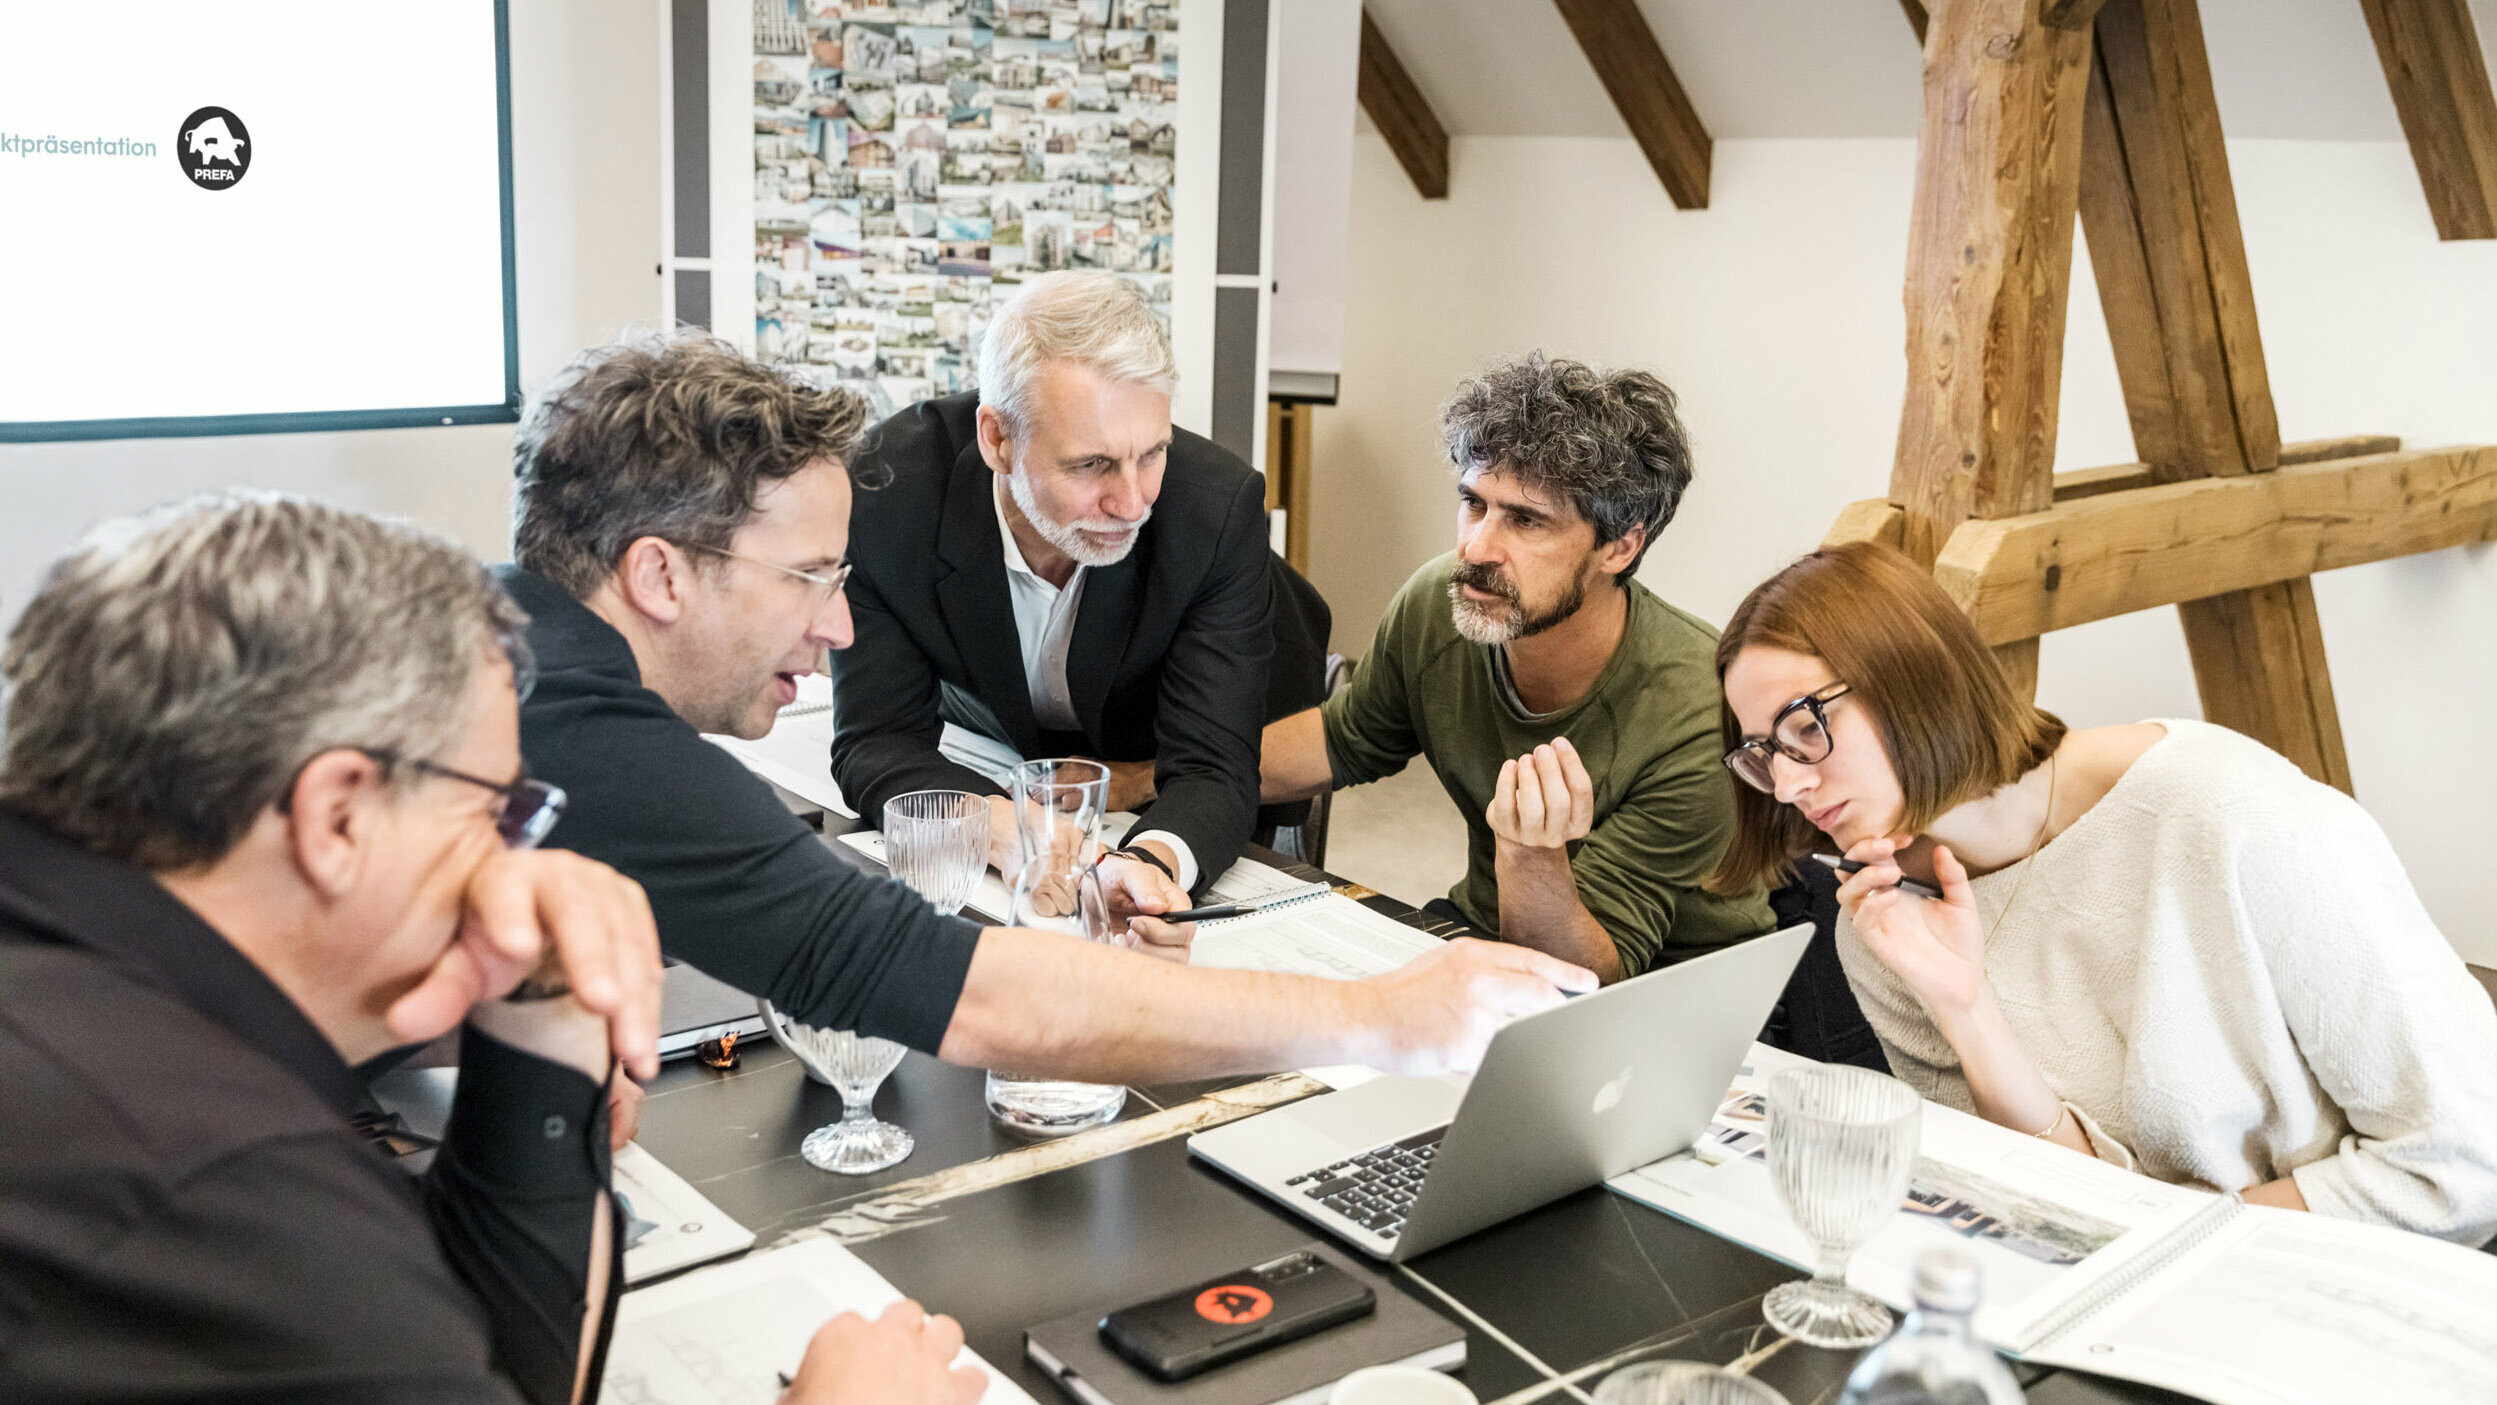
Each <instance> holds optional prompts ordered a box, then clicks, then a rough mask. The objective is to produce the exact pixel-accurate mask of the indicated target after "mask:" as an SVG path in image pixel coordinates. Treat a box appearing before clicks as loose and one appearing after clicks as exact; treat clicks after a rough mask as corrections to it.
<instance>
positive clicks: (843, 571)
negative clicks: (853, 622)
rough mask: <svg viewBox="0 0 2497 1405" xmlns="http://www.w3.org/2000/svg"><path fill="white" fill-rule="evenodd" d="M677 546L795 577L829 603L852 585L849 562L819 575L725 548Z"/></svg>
mask: <svg viewBox="0 0 2497 1405" xmlns="http://www.w3.org/2000/svg"><path fill="white" fill-rule="evenodd" d="M677 545H678V546H679V547H681V548H682V549H683V550H686V551H701V552H707V553H709V554H710V555H713V556H720V557H725V558H727V559H728V560H731V561H743V562H745V563H746V564H747V565H749V566H760V567H762V568H763V569H764V570H766V571H778V572H780V573H781V574H782V575H784V576H794V577H796V578H797V579H799V580H802V581H804V582H806V583H807V584H808V585H811V586H813V587H815V589H816V591H817V592H819V595H820V598H821V599H823V600H827V601H829V600H830V599H832V597H834V596H836V595H839V594H840V593H841V588H842V587H843V586H845V585H848V584H849V583H850V571H851V569H852V567H851V566H850V563H849V562H847V561H842V562H839V563H836V564H835V565H834V566H833V568H832V569H831V570H829V571H825V572H821V573H818V572H814V571H801V570H799V569H797V568H796V567H794V566H776V565H774V564H772V563H771V562H769V561H766V560H764V559H762V558H761V557H759V556H744V555H740V554H739V553H737V552H734V551H730V550H728V549H727V548H725V547H717V546H704V545H702V544H701V543H699V542H679V543H678V544H677Z"/></svg>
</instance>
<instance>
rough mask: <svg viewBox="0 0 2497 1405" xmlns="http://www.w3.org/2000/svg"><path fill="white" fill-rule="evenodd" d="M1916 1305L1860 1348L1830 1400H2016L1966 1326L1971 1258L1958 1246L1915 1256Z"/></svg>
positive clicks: (1876, 1404)
mask: <svg viewBox="0 0 2497 1405" xmlns="http://www.w3.org/2000/svg"><path fill="white" fill-rule="evenodd" d="M1915 1291H1916V1310H1915V1311H1914V1312H1911V1313H1909V1314H1908V1315H1907V1321H1906V1322H1905V1323H1903V1324H1901V1325H1900V1327H1899V1330H1898V1332H1897V1333H1895V1334H1894V1335H1893V1336H1892V1337H1891V1338H1890V1340H1888V1341H1886V1342H1883V1343H1882V1344H1881V1345H1879V1346H1877V1347H1874V1348H1873V1349H1872V1350H1871V1351H1868V1352H1866V1353H1864V1359H1863V1360H1862V1361H1860V1362H1857V1363H1856V1368H1855V1370H1854V1372H1853V1373H1852V1374H1850V1375H1849V1376H1848V1377H1847V1386H1846V1389H1845V1390H1844V1391H1843V1392H1842V1393H1840V1395H1839V1397H1838V1405H2018V1402H2019V1401H2020V1400H2021V1399H2022V1396H2021V1394H2020V1386H2019V1384H2018V1383H2017V1382H2015V1381H2014V1380H2013V1379H2012V1376H2011V1370H2010V1368H2008V1367H2006V1366H2005V1365H2004V1364H2003V1361H2002V1358H2001V1357H1998V1356H1996V1355H1995V1354H1994V1351H1993V1349H1992V1348H1990V1347H1988V1346H1987V1345H1986V1344H1985V1343H1984V1342H1982V1341H1979V1340H1978V1339H1977V1336H1976V1334H1975V1333H1974V1332H1973V1331H1971V1330H1970V1329H1969V1319H1970V1318H1972V1317H1974V1316H1975V1315H1976V1312H1977V1296H1978V1274H1977V1261H1976V1260H1974V1259H1972V1258H1970V1257H1969V1256H1968V1255H1967V1254H1966V1253H1965V1252H1963V1251H1961V1250H1959V1249H1950V1248H1941V1249H1927V1250H1926V1251H1925V1252H1923V1253H1921V1254H1918V1255H1917V1256H1916V1287H1915Z"/></svg>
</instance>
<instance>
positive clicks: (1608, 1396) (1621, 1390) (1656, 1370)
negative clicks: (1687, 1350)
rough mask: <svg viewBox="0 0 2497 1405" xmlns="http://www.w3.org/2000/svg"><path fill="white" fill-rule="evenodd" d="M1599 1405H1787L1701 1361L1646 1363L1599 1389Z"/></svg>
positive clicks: (1617, 1375) (1751, 1383) (1626, 1368)
mask: <svg viewBox="0 0 2497 1405" xmlns="http://www.w3.org/2000/svg"><path fill="white" fill-rule="evenodd" d="M1595 1405H1787V1402H1786V1397H1785V1396H1783V1395H1780V1394H1778V1393H1777V1392H1776V1391H1775V1390H1772V1389H1770V1388H1769V1387H1768V1386H1765V1385H1762V1384H1761V1383H1760V1382H1758V1381H1755V1380H1753V1379H1752V1378H1751V1377H1749V1376H1738V1375H1736V1374H1734V1373H1733V1372H1732V1371H1729V1370H1727V1369H1725V1368H1724V1367H1722V1366H1710V1365H1707V1364H1705V1363H1703V1362H1698V1361H1642V1362H1640V1363H1639V1364H1638V1365H1636V1366H1624V1367H1622V1368H1621V1369H1620V1370H1618V1371H1615V1372H1613V1373H1612V1374H1611V1375H1609V1376H1606V1377H1605V1378H1604V1384H1602V1385H1600V1386H1598V1387H1596V1390H1595Z"/></svg>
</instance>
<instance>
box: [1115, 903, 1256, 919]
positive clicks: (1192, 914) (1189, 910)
mask: <svg viewBox="0 0 2497 1405" xmlns="http://www.w3.org/2000/svg"><path fill="white" fill-rule="evenodd" d="M1257 907H1258V905H1257V904H1256V903H1216V904H1214V905H1213V906H1212V907H1185V908H1181V909H1180V910H1179V911H1177V912H1147V913H1142V914H1140V915H1141V916H1145V917H1150V918H1152V919H1153V920H1154V921H1156V922H1211V921H1213V920H1214V919H1215V918H1217V917H1242V916H1246V915H1247V914H1249V913H1252V912H1255V911H1257Z"/></svg>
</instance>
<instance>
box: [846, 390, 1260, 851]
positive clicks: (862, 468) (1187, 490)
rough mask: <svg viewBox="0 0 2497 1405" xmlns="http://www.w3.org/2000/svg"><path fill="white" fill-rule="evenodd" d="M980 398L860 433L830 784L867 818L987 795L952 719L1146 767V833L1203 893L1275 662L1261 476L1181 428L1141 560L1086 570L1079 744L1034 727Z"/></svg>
mask: <svg viewBox="0 0 2497 1405" xmlns="http://www.w3.org/2000/svg"><path fill="white" fill-rule="evenodd" d="M978 407H979V396H978V395H977V394H976V393H973V394H966V395H955V396H949V397H947V398H945V399H942V400H929V401H926V402H923V403H921V404H918V405H914V406H912V407H911V408H909V409H907V410H904V411H902V412H901V413H900V414H897V415H895V416H894V417H893V418H891V419H889V420H886V421H885V422H884V423H883V424H882V425H879V426H877V427H876V428H875V429H874V430H872V431H870V433H869V435H868V438H867V441H866V442H867V447H866V448H865V449H864V450H862V452H861V454H860V456H859V473H858V475H857V476H858V477H859V478H860V479H861V480H863V481H865V482H868V483H875V482H878V481H879V479H880V478H882V477H884V476H887V475H889V477H890V481H889V482H886V483H884V485H883V486H881V487H875V488H869V489H863V490H861V491H860V492H859V493H858V494H857V495H856V498H855V502H856V506H855V507H853V508H852V509H851V514H850V560H851V562H852V563H853V564H854V565H855V566H856V568H857V569H856V572H855V573H854V574H853V575H852V576H851V577H850V585H849V597H850V614H851V616H852V618H853V619H854V620H855V621H856V627H857V631H858V638H857V642H856V643H854V644H852V645H851V646H850V647H849V648H847V649H844V650H840V651H837V652H835V653H834V654H833V656H832V676H833V687H834V697H835V710H834V716H835V718H836V719H837V722H838V731H837V736H836V738H835V740H834V742H833V744H832V774H833V779H834V780H835V781H837V782H838V783H839V784H840V786H841V792H842V794H843V795H844V796H845V797H846V798H847V799H848V800H849V801H850V803H851V804H852V805H855V806H857V807H858V812H859V813H860V814H861V815H863V816H865V817H866V818H867V819H868V821H869V822H870V823H873V822H875V821H876V820H877V818H878V817H880V816H881V815H882V814H883V812H884V802H885V801H886V800H889V799H891V798H892V797H894V796H896V795H900V794H902V793H903V792H905V791H912V790H928V789H946V790H970V791H976V792H982V793H995V792H996V790H997V787H996V786H995V785H992V784H991V783H989V781H988V780H987V779H986V778H984V777H982V776H981V775H979V774H978V773H977V772H975V771H971V770H968V769H966V768H964V767H962V766H958V765H956V764H954V763H953V762H951V761H949V760H947V759H946V758H945V757H944V756H943V755H941V754H940V753H939V752H938V750H937V738H938V736H939V734H940V733H941V732H942V731H943V724H944V723H946V722H952V723H954V724H955V725H957V726H961V727H966V728H969V729H970V730H972V731H976V732H981V733H984V734H986V735H988V736H991V737H995V738H997V739H998V740H1000V741H1003V742H1005V743H1006V744H1007V745H1009V746H1012V747H1013V748H1014V749H1015V750H1016V751H1018V752H1019V753H1021V754H1022V755H1024V756H1029V757H1039V756H1049V755H1060V754H1066V753H1070V752H1073V753H1080V754H1083V755H1088V756H1093V757H1097V758H1099V759H1101V760H1104V761H1143V760H1148V759H1150V760H1153V761H1155V762H1156V765H1155V767H1154V789H1155V791H1156V798H1155V800H1154V802H1153V804H1152V805H1151V806H1150V807H1148V809H1147V810H1146V812H1145V814H1144V816H1143V818H1142V820H1141V821H1140V822H1139V824H1138V825H1137V829H1138V830H1146V829H1160V830H1167V831H1169V832H1170V833H1172V834H1175V835H1178V836H1179V837H1180V838H1181V839H1184V840H1186V841H1187V844H1188V848H1189V850H1190V851H1191V852H1192V853H1194V854H1195V856H1196V861H1197V882H1198V885H1199V887H1202V886H1203V885H1204V884H1205V883H1208V882H1210V881H1212V880H1213V879H1214V878H1215V877H1217V876H1219V875H1220V874H1221V873H1222V871H1223V870H1224V869H1226V868H1229V867H1230V866H1231V861H1232V860H1233V859H1235V858H1237V857H1239V853H1240V847H1241V845H1243V844H1244V843H1246V842H1247V840H1248V837H1249V831H1250V828H1251V826H1252V825H1253V824H1254V823H1255V819H1256V813H1257V758H1258V745H1259V740H1260V739H1259V728H1260V724H1261V723H1262V722H1263V721H1264V712H1265V707H1266V691H1267V690H1266V683H1267V661H1268V658H1269V657H1270V656H1271V655H1272V653H1273V651H1274V624H1273V604H1272V589H1273V588H1272V584H1271V582H1270V579H1269V575H1268V571H1267V565H1266V561H1267V557H1268V555H1269V553H1268V551H1267V547H1266V540H1267V533H1266V498H1265V485H1264V480H1262V479H1261V478H1260V477H1259V476H1258V475H1257V474H1256V473H1254V472H1252V471H1251V470H1250V469H1249V467H1248V465H1246V464H1244V463H1242V462H1240V460H1239V459H1238V458H1236V457H1234V456H1233V455H1232V454H1231V453H1229V452H1228V451H1226V450H1224V449H1222V448H1219V447H1217V446H1216V445H1215V444H1213V443H1212V442H1211V441H1209V440H1206V439H1203V438H1201V437H1199V436H1197V435H1194V434H1190V433H1189V432H1187V431H1186V430H1184V429H1174V430H1173V431H1172V434H1171V447H1170V454H1169V458H1168V460H1167V461H1166V463H1165V466H1164V469H1163V474H1162V491H1161V495H1160V497H1158V498H1157V499H1156V500H1155V501H1154V504H1153V516H1152V519H1151V520H1150V521H1148V522H1147V523H1146V524H1145V526H1144V530H1143V531H1142V532H1141V533H1140V534H1139V536H1138V539H1137V542H1136V545H1135V549H1134V550H1132V551H1130V552H1129V553H1128V554H1127V558H1126V559H1125V560H1123V561H1121V562H1119V563H1118V564H1117V565H1115V566H1100V567H1092V568H1088V569H1087V570H1086V572H1085V581H1084V599H1083V603H1082V605H1081V606H1079V607H1078V608H1077V610H1076V614H1075V637H1074V640H1073V644H1072V647H1070V649H1069V650H1068V653H1067V690H1068V692H1069V693H1070V694H1071V695H1072V697H1073V700H1074V703H1075V717H1076V721H1077V722H1078V724H1079V725H1080V729H1081V730H1080V733H1055V734H1046V735H1044V734H1043V732H1042V731H1041V729H1040V725H1039V723H1038V722H1036V721H1035V720H1034V719H1033V716H1032V702H1031V691H1030V688H1029V686H1028V684H1027V682H1026V680H1025V678H1024V674H1023V649H1022V643H1021V640H1020V637H1019V636H1018V635H1017V633H1016V631H1015V622H1014V605H1013V602H1012V599H1011V597H1010V596H1009V594H1008V590H1007V585H1006V564H1005V543H1004V542H1003V541H1002V540H1001V539H1000V538H999V536H998V527H997V509H996V507H995V500H994V498H993V496H992V494H994V493H995V491H996V483H997V475H996V474H995V473H994V472H993V471H991V470H990V468H989V466H988V463H987V461H986V460H984V459H982V458H981V457H980V446H979V440H978V435H977V431H976V428H975V423H976V413H977V410H978Z"/></svg>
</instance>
